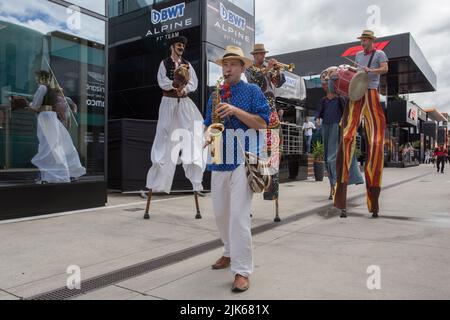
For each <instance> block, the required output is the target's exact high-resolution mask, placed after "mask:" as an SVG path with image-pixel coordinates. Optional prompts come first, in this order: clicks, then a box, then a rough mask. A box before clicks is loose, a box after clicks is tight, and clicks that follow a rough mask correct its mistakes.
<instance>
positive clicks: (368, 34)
mask: <svg viewBox="0 0 450 320" xmlns="http://www.w3.org/2000/svg"><path fill="white" fill-rule="evenodd" d="M363 38H367V39H372V40H375V39H376V38H377V37H375V33H374V32H373V31H371V30H364V31H363V32H362V34H361V36H360V37H358V39H363Z"/></svg>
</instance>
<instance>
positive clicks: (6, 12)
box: [0, 0, 105, 44]
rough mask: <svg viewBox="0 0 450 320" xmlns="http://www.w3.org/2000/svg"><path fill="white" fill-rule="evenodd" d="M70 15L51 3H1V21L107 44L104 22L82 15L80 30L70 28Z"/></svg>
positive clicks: (20, 1) (15, 1)
mask: <svg viewBox="0 0 450 320" xmlns="http://www.w3.org/2000/svg"><path fill="white" fill-rule="evenodd" d="M69 17H70V13H68V12H67V11H66V8H64V7H62V6H59V5H56V4H55V3H51V2H49V1H42V0H39V1H29V0H14V1H0V21H6V22H10V23H14V24H17V25H20V26H23V27H26V28H30V29H32V30H35V31H38V32H41V33H43V34H46V33H48V32H52V31H55V30H58V31H62V32H65V33H68V34H72V35H75V36H78V37H80V38H84V39H88V40H92V41H95V42H98V43H102V44H104V43H105V35H104V29H105V27H104V22H102V21H98V20H96V19H94V18H92V17H89V16H86V15H83V14H82V15H81V17H80V23H81V28H80V29H79V30H73V29H70V28H69V24H68V19H69Z"/></svg>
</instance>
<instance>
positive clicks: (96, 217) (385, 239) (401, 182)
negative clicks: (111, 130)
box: [0, 165, 450, 300]
mask: <svg viewBox="0 0 450 320" xmlns="http://www.w3.org/2000/svg"><path fill="white" fill-rule="evenodd" d="M383 185H384V186H385V189H384V190H383V192H382V197H381V205H380V206H381V212H380V214H381V215H382V217H381V218H380V219H378V220H374V219H371V218H370V215H369V214H368V213H367V209H366V206H365V198H364V197H363V195H364V189H365V188H364V186H352V187H350V188H349V197H354V199H352V200H351V201H349V202H350V210H349V218H348V219H339V218H338V212H337V210H335V209H331V208H330V204H331V201H329V200H327V198H328V182H327V181H324V182H313V181H302V182H293V183H287V184H283V185H282V186H281V199H280V212H281V217H282V218H284V219H285V221H286V220H288V221H289V223H284V224H280V225H277V226H276V228H273V229H270V228H269V229H268V230H267V231H265V232H261V233H259V234H257V235H255V236H254V247H255V253H254V263H255V272H254V274H253V276H252V278H251V288H250V290H249V291H247V292H245V293H243V294H239V295H236V294H233V293H231V291H230V287H231V284H232V276H231V274H230V272H229V270H221V271H213V270H211V269H210V265H211V263H213V262H214V261H215V260H216V259H217V258H218V257H219V256H220V255H221V249H214V250H211V251H207V252H205V253H203V254H200V255H197V256H195V257H193V258H189V259H186V260H184V261H182V262H180V263H175V264H172V265H169V266H165V267H163V268H160V269H157V270H155V271H153V272H149V273H146V274H143V275H141V276H139V277H135V278H131V279H127V280H125V281H122V282H119V283H115V284H113V285H110V286H108V287H105V288H101V289H99V290H95V291H91V292H87V294H84V295H81V296H79V297H77V298H76V299H149V300H152V299H449V298H450V269H449V268H448V265H449V264H450V232H449V231H450V208H449V204H450V202H449V200H448V199H449V195H450V176H449V175H447V174H446V175H441V174H437V173H436V172H435V171H434V169H433V168H432V166H430V165H425V166H420V167H414V168H408V169H397V168H387V169H386V170H385V174H384V181H383ZM358 196H359V197H358ZM200 206H201V208H202V215H203V219H202V220H195V219H194V216H195V205H194V198H193V196H191V195H178V196H174V197H173V196H172V197H167V196H159V197H155V201H154V203H153V204H152V217H151V220H149V221H144V220H143V219H142V216H143V209H144V207H145V201H142V198H140V197H138V196H130V195H127V196H123V195H117V194H113V195H111V196H110V197H109V203H108V207H106V208H102V209H96V210H85V211H83V212H78V213H64V215H61V216H51V217H48V218H43V219H33V220H27V221H23V220H21V221H18V222H14V221H9V222H3V223H0V242H1V243H2V245H1V246H0V299H18V298H28V297H31V296H34V295H37V294H41V293H43V292H47V291H50V290H54V289H57V288H61V287H64V286H65V285H66V281H67V278H68V274H67V273H66V270H67V268H68V266H71V265H77V266H79V267H80V268H81V276H82V280H83V281H84V280H86V279H90V278H93V277H97V276H100V275H103V274H106V273H108V272H113V271H115V270H118V269H121V268H126V267H129V266H131V265H134V264H138V263H142V262H144V261H148V260H150V259H156V258H158V257H161V256H164V255H167V254H169V253H174V252H179V251H183V250H184V249H187V248H191V247H193V246H196V245H200V244H203V243H205V242H208V241H212V240H215V239H217V238H218V233H217V230H216V227H215V223H214V218H213V214H212V209H211V199H210V196H209V195H208V196H207V197H205V198H200ZM301 213H304V215H301ZM299 214H300V215H299ZM273 217H274V203H273V202H267V201H263V200H262V199H261V196H260V195H256V196H255V198H254V202H253V226H254V227H258V226H268V225H269V224H274V223H273ZM289 217H290V218H289ZM295 217H297V218H295ZM269 226H270V225H269ZM370 266H373V268H374V269H373V270H375V271H380V273H379V275H380V278H379V279H380V282H379V284H381V289H380V290H369V289H368V287H367V279H368V278H369V276H370V274H368V273H367V271H368V267H370ZM369 271H370V272H372V270H369ZM373 276H378V273H375V274H374V275H373ZM376 279H378V278H376ZM374 283H375V284H377V283H378V282H377V281H375V282H374Z"/></svg>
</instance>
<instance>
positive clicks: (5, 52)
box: [0, 0, 106, 187]
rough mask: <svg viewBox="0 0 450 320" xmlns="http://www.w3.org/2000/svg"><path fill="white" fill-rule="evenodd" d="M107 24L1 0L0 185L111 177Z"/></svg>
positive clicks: (41, 0) (53, 7)
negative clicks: (107, 159) (107, 154)
mask: <svg viewBox="0 0 450 320" xmlns="http://www.w3.org/2000/svg"><path fill="white" fill-rule="evenodd" d="M74 25H75V26H76V27H74ZM105 27H106V26H105V23H104V22H103V21H101V20H98V19H95V18H92V17H89V16H86V15H84V14H79V16H77V15H75V16H74V15H73V13H68V12H67V8H65V7H62V6H60V5H57V4H55V3H53V2H49V1H45V0H36V1H26V0H16V1H14V4H13V5H12V4H11V1H9V0H0V187H2V186H7V185H11V184H20V183H35V182H42V181H44V182H47V183H59V182H61V183H62V182H70V181H73V180H74V179H87V180H92V179H94V180H98V179H100V180H104V140H105V137H104V123H105V112H104V107H105V105H104V104H105V50H104V40H105Z"/></svg>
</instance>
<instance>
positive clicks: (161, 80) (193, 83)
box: [158, 61, 198, 94]
mask: <svg viewBox="0 0 450 320" xmlns="http://www.w3.org/2000/svg"><path fill="white" fill-rule="evenodd" d="M189 78H190V79H189V82H188V84H187V85H186V87H185V88H184V90H185V91H186V94H189V93H191V92H194V91H195V90H197V87H198V79H197V75H196V73H195V70H194V68H193V67H192V65H191V64H190V63H189ZM172 83H173V81H172V80H170V79H169V78H168V77H167V70H166V66H165V65H164V61H162V62H161V64H160V65H159V70H158V84H159V86H160V88H161V89H163V90H165V91H171V90H174V89H175V88H174V87H173V86H172Z"/></svg>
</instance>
